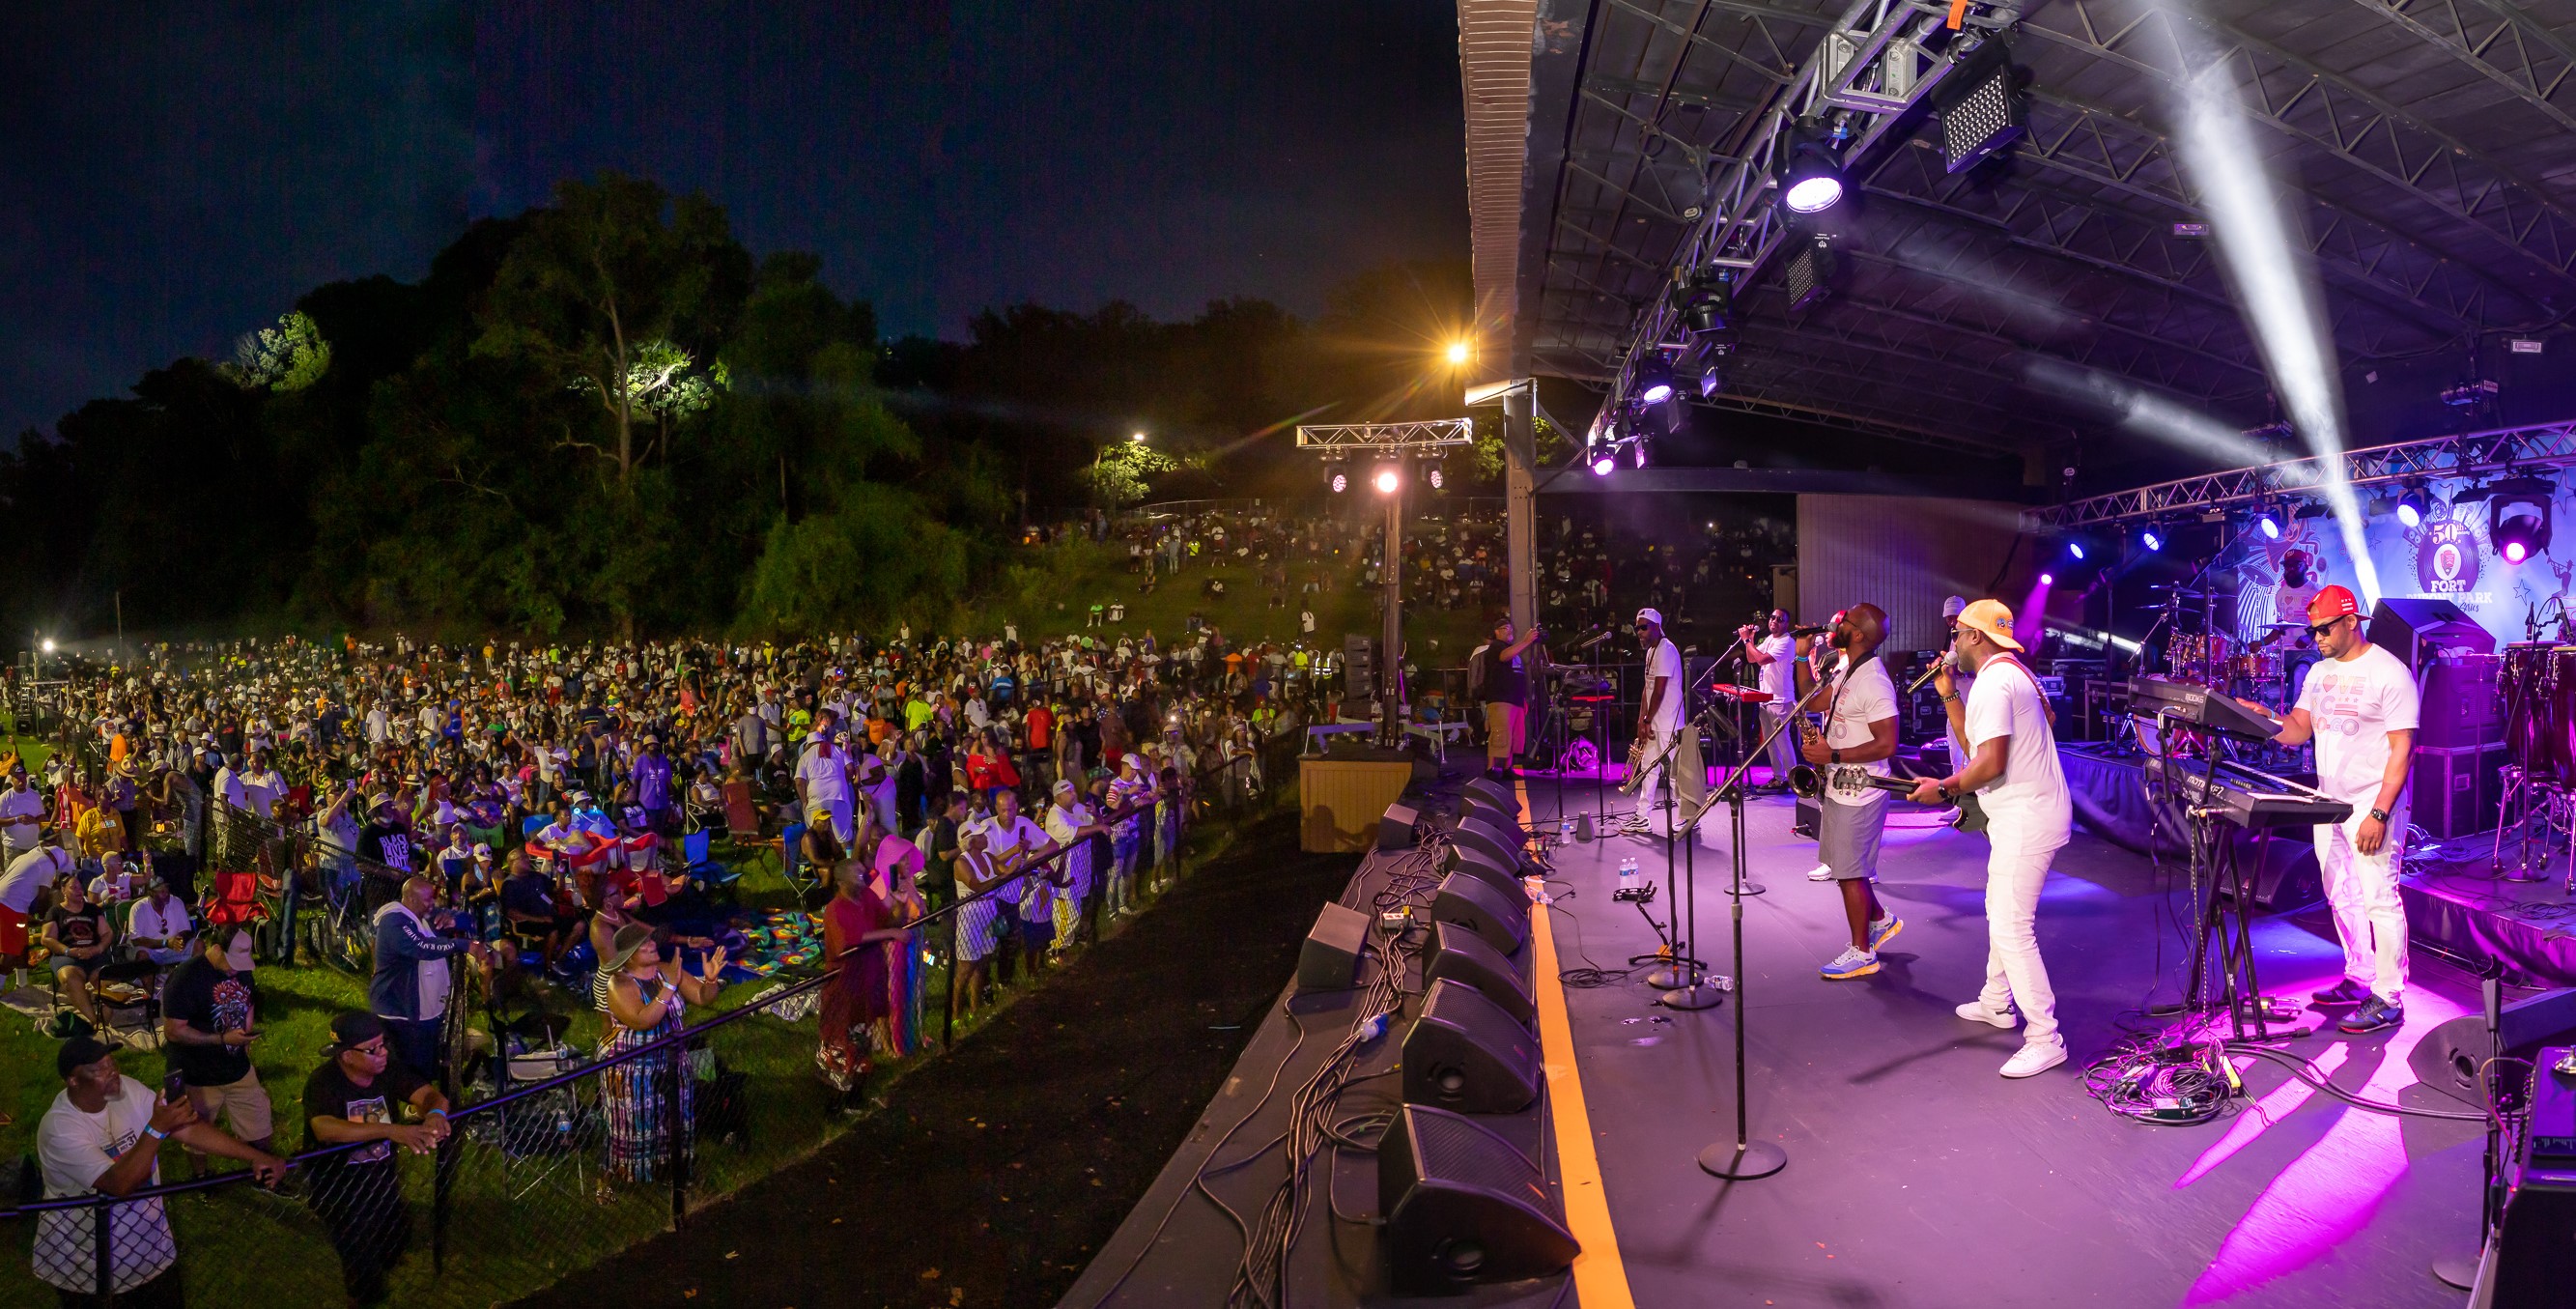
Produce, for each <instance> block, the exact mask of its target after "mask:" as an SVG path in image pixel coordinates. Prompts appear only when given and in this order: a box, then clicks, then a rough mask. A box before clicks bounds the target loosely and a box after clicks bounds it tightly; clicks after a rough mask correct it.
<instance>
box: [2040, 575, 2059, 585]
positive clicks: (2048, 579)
mask: <svg viewBox="0 0 2576 1309" xmlns="http://www.w3.org/2000/svg"><path fill="white" fill-rule="evenodd" d="M2039 584H2040V585H2041V586H2055V585H2057V574H2055V573H2041V574H2040V575H2039Z"/></svg>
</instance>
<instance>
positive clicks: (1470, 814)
mask: <svg viewBox="0 0 2576 1309" xmlns="http://www.w3.org/2000/svg"><path fill="white" fill-rule="evenodd" d="M1458 821H1459V822H1462V823H1464V822H1476V823H1482V824H1483V825H1485V826H1486V827H1489V828H1491V829H1493V831H1494V834H1495V835H1497V836H1505V837H1509V838H1511V840H1512V842H1513V843H1514V844H1516V845H1517V844H1519V843H1520V842H1521V841H1523V840H1526V839H1527V838H1528V833H1527V832H1526V831H1525V830H1523V828H1522V827H1521V813H1520V810H1518V809H1500V808H1496V807H1495V806H1494V805H1493V804H1492V803H1491V802H1490V801H1485V800H1479V799H1476V798H1475V797H1473V796H1467V797H1464V800H1463V803H1461V804H1460V805H1459V808H1458Z"/></svg>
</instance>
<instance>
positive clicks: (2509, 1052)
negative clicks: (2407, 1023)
mask: <svg viewBox="0 0 2576 1309" xmlns="http://www.w3.org/2000/svg"><path fill="white" fill-rule="evenodd" d="M2502 1019H2503V1021H2502V1023H2501V1024H2500V1025H2499V1026H2498V1028H2497V1029H2496V1030H2497V1035H2499V1036H2501V1037H2502V1038H2503V1045H2504V1050H2503V1051H2502V1053H2503V1054H2504V1055H2506V1056H2507V1057H2509V1058H2514V1059H2529V1058H2530V1057H2531V1056H2532V1053H2533V1052H2534V1051H2536V1050H2538V1049H2539V1048H2540V1047H2542V1046H2544V1045H2565V1044H2567V1043H2568V1042H2569V1041H2576V987H2567V988H2562V989H2560V990H2556V991H2543V992H2541V993H2540V994H2538V995H2534V996H2526V997H2524V998H2522V999H2520V1000H2516V1001H2514V1002H2513V1003H2512V1004H2509V1005H2506V1006H2505V1007H2504V1011H2503V1014H2502ZM2497 1053H2498V1052H2497V1051H2496V1050H2494V1049H2493V1048H2491V1047H2490V1046H2489V1045H2488V1044H2487V1019H2486V1015H2485V1014H2463V1015H2461V1016H2460V1017H2457V1018H2453V1019H2451V1020H2449V1021H2447V1022H2444V1023H2443V1024H2442V1025H2441V1026H2439V1027H2436V1028H2434V1029H2433V1030H2432V1031H2429V1032H2426V1033H2425V1034H2424V1039H2423V1040H2420V1041H2417V1042H2416V1043H2415V1049H2414V1050H2413V1051H2412V1052H2410V1053H2409V1054H2408V1055H2407V1056H2406V1065H2407V1067H2409V1068H2412V1069H2414V1070H2415V1080H2416V1081H2419V1082H2422V1083H2423V1084H2424V1085H2426V1086H2429V1087H2431V1088H2433V1089H2434V1090H2436V1091H2439V1092H2441V1093H2442V1094H2444V1095H2448V1096H2453V1097H2456V1098H2457V1099H2459V1100H2461V1101H2462V1102H2464V1103H2467V1104H2471V1105H2475V1106H2478V1107H2480V1108H2484V1107H2485V1105H2486V1099H2485V1097H2484V1095H2483V1094H2482V1093H2481V1092H2480V1090H2479V1088H2478V1066H2479V1065H2481V1064H2484V1063H2485V1062H2486V1061H2487V1060H2489V1059H2491V1058H2493V1057H2494V1056H2495V1055H2496V1054H2497Z"/></svg>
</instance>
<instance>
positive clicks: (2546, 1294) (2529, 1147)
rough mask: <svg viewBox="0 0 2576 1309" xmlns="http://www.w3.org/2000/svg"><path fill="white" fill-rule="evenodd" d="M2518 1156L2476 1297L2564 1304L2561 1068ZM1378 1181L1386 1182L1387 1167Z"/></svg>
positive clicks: (2541, 1054) (2539, 1308)
mask: <svg viewBox="0 0 2576 1309" xmlns="http://www.w3.org/2000/svg"><path fill="white" fill-rule="evenodd" d="M2443 1026H2445V1027H2447V1026H2449V1024H2447V1023H2445V1024H2443ZM2435 1030H2436V1031H2438V1030H2440V1029H2438V1028H2437V1029H2435ZM2417 1048H2419V1049H2420V1048H2422V1047H2420V1046H2419V1047H2417ZM2567 1053H2568V1051H2567V1050H2565V1049H2563V1048H2559V1049H2535V1050H2534V1051H2533V1055H2534V1058H2533V1061H2532V1062H2533V1063H2534V1064H2535V1065H2536V1066H2537V1067H2538V1068H2540V1069H2543V1070H2547V1069H2550V1068H2552V1067H2553V1066H2554V1065H2556V1064H2557V1062H2558V1061H2559V1059H2560V1058H2561V1057H2563V1056H2565V1055H2566V1054H2567ZM2519 1163H2520V1165H2521V1174H2522V1175H2521V1178H2520V1179H2519V1181H2518V1182H2517V1183H2516V1184H2515V1186H2514V1188H2513V1194H2512V1197H2511V1198H2510V1199H2508V1200H2506V1201H2505V1206H2504V1222H2503V1224H2502V1226H2501V1227H2500V1228H2499V1230H2498V1231H2497V1232H2496V1240H2495V1246H2494V1248H2493V1250H2492V1251H2491V1252H2490V1253H2491V1254H2492V1256H2493V1259H2494V1262H2493V1264H2492V1265H2491V1266H2490V1267H2489V1268H2488V1269H2487V1270H2486V1274H2487V1275H2486V1277H2485V1278H2484V1281H2485V1287H2484V1290H2485V1291H2486V1292H2487V1295H2488V1297H2489V1298H2481V1299H2473V1300H2472V1301H2471V1303H2472V1304H2483V1305H2491V1306H2493V1309H2558V1306H2561V1305H2564V1304H2566V1303H2568V1299H2569V1288H2570V1287H2576V1082H2571V1081H2570V1079H2569V1078H2567V1077H2566V1076H2564V1075H2563V1074H2560V1073H2557V1072H2552V1071H2543V1072H2542V1073H2541V1074H2540V1076H2539V1078H2538V1079H2537V1080H2536V1081H2534V1082H2533V1083H2532V1084H2531V1120H2530V1125H2529V1126H2528V1128H2527V1129H2526V1130H2525V1131H2524V1132H2523V1134H2522V1150H2521V1158H2520V1160H2519ZM1378 1184H1379V1186H1380V1187H1381V1188H1383V1187H1384V1186H1385V1184H1386V1179H1385V1175H1384V1174H1383V1173H1381V1174H1380V1175H1379V1178H1378Z"/></svg>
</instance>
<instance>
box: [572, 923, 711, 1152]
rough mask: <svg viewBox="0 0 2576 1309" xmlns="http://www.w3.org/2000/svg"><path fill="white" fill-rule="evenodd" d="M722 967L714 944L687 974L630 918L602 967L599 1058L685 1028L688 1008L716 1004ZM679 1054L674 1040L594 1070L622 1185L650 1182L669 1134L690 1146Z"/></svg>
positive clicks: (686, 1086)
mask: <svg viewBox="0 0 2576 1309" xmlns="http://www.w3.org/2000/svg"><path fill="white" fill-rule="evenodd" d="M724 965H725V952H724V951H723V950H722V949H717V950H715V951H714V952H712V953H710V954H709V955H708V956H707V962H706V967H705V969H704V971H703V972H701V973H700V974H699V975H698V976H695V977H692V976H690V975H689V974H688V973H686V972H684V971H682V970H681V968H680V964H679V961H678V960H676V959H665V958H663V957H662V950H661V947H660V945H659V944H657V943H656V942H655V941H654V939H653V929H652V928H650V927H646V926H645V925H643V924H642V923H628V924H627V925H626V926H624V927H621V928H619V929H617V936H616V938H615V941H614V943H613V945H612V947H611V949H610V952H609V957H608V958H607V959H606V960H604V961H603V962H602V964H601V968H600V971H601V972H602V973H604V974H606V975H607V977H608V985H607V992H608V993H607V1000H608V1017H609V1025H608V1039H607V1041H605V1042H603V1043H602V1044H601V1045H600V1048H599V1057H600V1058H601V1059H602V1060H609V1059H614V1058H616V1057H617V1056H618V1055H621V1054H624V1053H625V1052H627V1051H629V1050H633V1049H636V1048H637V1047H640V1046H645V1045H649V1044H651V1043H653V1042H655V1041H658V1040H661V1039H663V1038H665V1037H669V1036H673V1035H675V1034H677V1033H678V1032H679V1030H680V1029H681V1028H683V1027H685V1026H687V1025H688V1022H687V1019H686V1018H685V1017H683V1013H684V1011H685V1010H686V1009H687V1007H688V1006H690V1005H692V1004H696V1005H708V1004H713V1003H715V999H716V992H717V991H718V990H720V989H721V988H719V987H718V986H717V985H716V975H717V974H718V973H721V972H723V971H724ZM682 1055H683V1052H682V1051H681V1049H680V1047H679V1043H678V1042H676V1041H675V1042H673V1043H671V1045H670V1046H669V1047H668V1048H666V1049H660V1050H655V1051H654V1052H652V1053H651V1054H647V1055H642V1056H639V1057H637V1058H634V1059H629V1060H627V1061H626V1062H624V1063H622V1064H618V1065H616V1066H615V1067H613V1068H610V1069H608V1070H607V1071H606V1072H603V1073H601V1074H600V1076H599V1099H600V1104H601V1107H602V1108H604V1109H605V1110H607V1113H608V1173H609V1175H610V1176H613V1177H616V1178H618V1179H619V1180H622V1181H628V1182H649V1181H652V1180H654V1179H655V1177H656V1176H657V1175H658V1174H659V1171H660V1168H661V1164H662V1161H663V1160H665V1159H667V1158H669V1157H670V1150H671V1141H670V1134H671V1133H672V1132H674V1131H676V1132H679V1133H681V1146H680V1148H681V1149H683V1150H686V1149H688V1148H689V1142H688V1132H689V1130H690V1114H691V1104H690V1099H691V1097H690V1088H691V1086H692V1085H694V1082H693V1079H692V1078H691V1077H690V1075H689V1070H688V1068H687V1066H686V1063H685V1061H684V1059H683V1057H682ZM674 1088H676V1099H674V1095H673V1092H674ZM604 1186H605V1182H604V1181H603V1187H604Z"/></svg>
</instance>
